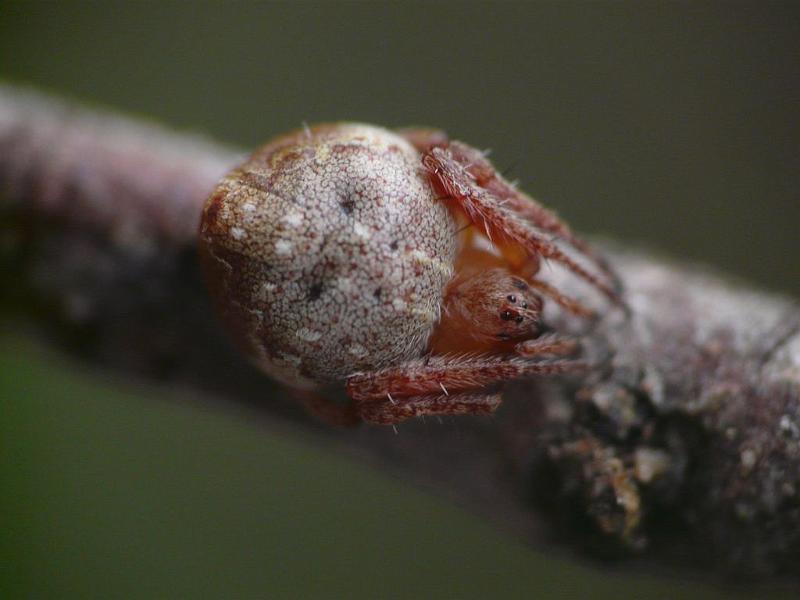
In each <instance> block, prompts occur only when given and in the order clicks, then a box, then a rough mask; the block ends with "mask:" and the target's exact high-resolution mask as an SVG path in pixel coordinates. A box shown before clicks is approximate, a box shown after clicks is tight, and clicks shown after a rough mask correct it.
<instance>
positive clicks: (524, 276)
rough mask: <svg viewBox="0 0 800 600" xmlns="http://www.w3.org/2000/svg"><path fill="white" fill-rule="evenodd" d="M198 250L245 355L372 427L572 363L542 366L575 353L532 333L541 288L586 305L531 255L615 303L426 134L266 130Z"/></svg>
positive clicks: (530, 211) (601, 284) (586, 254)
mask: <svg viewBox="0 0 800 600" xmlns="http://www.w3.org/2000/svg"><path fill="white" fill-rule="evenodd" d="M556 240H558V243H557V242H556ZM560 244H567V245H568V246H570V247H571V248H572V249H573V250H575V251H577V252H578V253H579V254H580V255H582V257H583V260H581V261H580V262H578V261H576V260H575V258H574V257H573V256H572V255H571V254H569V253H566V252H565V251H564V250H563V249H562V247H561V246H560ZM200 254H201V258H202V262H203V265H204V270H205V272H206V278H207V280H208V282H209V286H210V289H211V290H212V294H213V295H214V297H215V301H216V304H217V307H218V309H219V311H220V314H221V316H222V318H223V321H224V322H225V323H226V325H227V326H228V329H229V330H230V332H231V333H232V336H233V339H234V340H235V341H236V342H237V344H238V345H239V346H240V347H241V348H242V349H243V350H244V351H245V353H246V354H247V355H248V356H249V357H250V358H251V360H253V361H254V362H255V363H256V364H257V365H258V366H259V367H260V368H262V369H263V370H264V371H266V372H267V373H268V374H270V375H271V376H273V377H275V378H276V379H278V380H280V381H281V382H283V383H284V384H286V385H287V386H289V387H291V388H293V389H294V390H296V391H299V392H301V394H300V395H301V396H302V397H303V398H304V400H305V402H306V403H307V404H308V405H309V407H311V408H313V409H314V410H316V411H317V412H326V413H328V414H330V411H329V410H328V409H327V408H326V407H327V406H328V405H327V404H326V403H325V401H324V400H322V399H321V397H320V396H318V395H317V393H316V391H317V390H320V389H322V388H323V387H326V386H330V385H331V384H341V383H342V382H344V383H345V385H346V389H347V392H348V394H349V396H350V398H351V399H352V404H351V405H350V406H348V407H345V408H343V409H341V411H339V413H341V415H343V416H345V417H347V418H351V419H354V420H359V419H361V420H367V421H371V422H378V423H395V422H398V421H401V420H403V419H406V418H408V417H411V416H416V415H424V414H457V413H487V412H491V411H493V410H494V409H495V408H496V407H497V405H498V404H499V396H498V394H497V389H498V388H499V387H500V385H501V384H502V383H503V382H504V381H506V380H508V379H513V378H517V377H521V376H525V375H535V374H550V373H561V372H565V371H568V370H570V369H572V368H574V367H575V366H576V364H577V363H575V362H574V361H569V360H562V361H542V360H541V357H542V356H545V355H559V354H564V353H565V352H568V351H570V350H572V348H573V344H571V343H569V342H567V341H565V340H561V339H559V338H557V337H553V336H552V335H548V336H541V335H540V333H541V331H542V328H541V313H542V308H543V297H547V298H550V299H552V300H553V301H554V302H556V303H558V304H559V305H560V306H561V307H562V308H564V309H565V310H567V311H570V312H573V313H575V314H578V315H582V316H588V315H589V314H590V311H589V309H587V308H586V307H585V306H584V305H583V304H582V303H581V302H579V301H578V300H575V299H572V298H569V297H566V296H565V295H563V294H562V293H560V292H559V290H557V289H556V288H554V287H553V286H551V285H549V284H548V283H546V282H544V281H541V280H539V279H537V277H536V275H537V273H538V270H539V265H540V261H541V260H542V259H549V260H552V261H554V262H558V263H560V264H562V265H563V266H564V267H566V268H567V269H568V270H570V271H571V272H573V273H574V274H575V275H576V276H578V277H580V278H582V279H584V280H585V281H586V282H588V283H589V284H590V285H591V286H593V287H594V288H596V289H597V290H599V291H600V292H602V293H603V294H604V295H605V296H607V297H608V298H609V299H610V300H611V301H612V302H615V303H618V304H619V303H621V300H620V298H619V296H618V294H617V291H616V288H615V280H614V277H613V275H612V273H611V271H610V270H609V269H608V267H607V266H606V265H605V263H604V262H603V261H602V260H601V259H600V258H599V257H597V256H596V255H595V254H594V253H593V252H592V251H591V249H590V248H589V247H588V246H587V245H586V244H585V243H584V242H582V241H581V240H579V239H578V238H576V237H575V236H574V235H573V234H572V232H571V231H570V230H569V229H568V228H567V227H566V225H564V224H563V223H562V222H561V221H560V220H559V219H558V218H557V217H556V216H555V215H554V214H553V213H551V212H549V211H547V210H546V209H544V208H543V207H542V206H541V205H539V204H538V203H536V202H534V201H533V200H532V199H530V198H529V197H527V196H525V195H524V194H522V193H521V192H519V191H518V190H517V189H516V188H515V187H514V186H513V185H511V184H510V183H508V182H507V181H506V180H505V179H504V178H503V177H501V176H500V175H499V174H498V173H497V172H496V171H495V170H494V168H493V167H492V165H491V164H490V163H489V161H488V160H487V159H486V158H485V156H484V155H483V154H482V153H480V152H478V151H477V150H475V149H473V148H471V147H469V146H467V145H465V144H462V143H460V142H455V141H453V142H451V141H449V140H448V138H447V136H446V135H445V134H443V133H442V132H440V131H435V130H424V129H414V130H404V131H401V132H398V133H394V132H391V131H388V130H385V129H381V128H377V127H372V126H368V125H359V124H334V125H320V126H316V127H312V128H310V129H309V128H306V129H303V130H301V131H298V132H295V133H292V134H289V135H287V136H284V137H282V138H279V139H277V140H275V141H273V142H272V143H270V144H268V145H267V146H265V147H263V148H262V149H260V150H258V151H257V152H256V153H255V154H253V156H252V157H250V159H248V161H247V162H245V163H244V164H243V165H242V166H240V167H239V168H237V169H235V170H233V171H232V172H231V173H229V174H228V175H227V176H226V177H225V178H224V179H223V181H222V182H221V183H220V184H219V185H218V186H217V188H216V190H214V192H213V193H212V194H211V196H210V197H209V199H208V201H207V203H206V206H205V209H204V211H203V219H202V223H201V227H200ZM587 263H588V265H590V266H587Z"/></svg>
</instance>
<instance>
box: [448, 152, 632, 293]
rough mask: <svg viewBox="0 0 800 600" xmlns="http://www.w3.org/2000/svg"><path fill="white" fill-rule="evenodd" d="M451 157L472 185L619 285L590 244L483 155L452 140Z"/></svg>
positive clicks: (606, 264) (614, 274)
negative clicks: (503, 174)
mask: <svg viewBox="0 0 800 600" xmlns="http://www.w3.org/2000/svg"><path fill="white" fill-rule="evenodd" d="M447 149H448V150H449V151H450V153H451V155H452V156H453V158H454V159H455V160H456V161H458V162H459V163H461V164H462V165H464V166H465V167H466V169H467V171H468V172H469V173H470V174H471V175H472V176H473V177H474V178H475V182H476V183H477V184H478V185H479V186H480V187H482V188H484V189H486V190H488V191H489V192H490V193H491V194H492V195H493V196H495V197H496V198H497V199H498V200H499V201H500V203H501V204H503V206H505V207H506V208H508V209H510V210H513V211H515V212H516V213H518V214H519V215H520V216H522V217H523V218H525V219H527V220H528V221H530V222H531V223H533V224H534V225H535V226H536V227H538V228H539V229H541V230H543V231H547V232H548V233H552V234H554V235H555V236H557V237H558V238H559V239H561V240H564V241H565V242H566V243H568V244H569V245H571V246H572V247H573V248H575V249H576V250H578V251H579V252H581V253H582V254H583V255H584V256H586V257H587V258H589V259H590V260H591V261H592V262H593V263H594V265H595V266H596V267H597V268H598V269H600V270H601V271H602V272H603V273H605V274H606V275H607V276H608V277H609V279H611V281H613V282H614V283H615V285H618V280H617V275H616V273H614V271H613V270H612V269H611V268H610V267H609V265H608V263H607V262H606V261H605V259H604V258H603V257H602V256H600V255H599V254H597V253H596V252H595V251H594V250H593V249H592V248H591V246H589V244H587V243H586V242H585V241H584V240H582V239H581V238H579V237H577V236H576V235H575V233H574V232H573V231H572V230H571V229H570V227H569V226H568V225H567V224H566V223H565V222H564V221H562V220H561V219H560V218H559V217H558V215H556V214H555V213H554V212H553V211H551V210H548V209H547V208H545V207H544V206H542V205H541V204H540V203H539V202H537V201H536V200H535V199H533V198H531V197H530V196H528V195H527V194H525V193H523V192H521V191H520V190H518V189H517V188H516V186H514V185H513V184H512V183H510V182H509V181H507V180H506V179H505V178H504V177H503V176H502V175H501V174H500V173H498V172H497V170H496V169H495V168H494V165H492V163H491V162H490V161H489V160H488V159H487V158H486V156H485V155H484V153H483V152H481V151H479V150H477V149H476V148H473V147H472V146H468V145H467V144H464V143H462V142H458V141H453V142H452V143H450V144H449V145H448V146H447Z"/></svg>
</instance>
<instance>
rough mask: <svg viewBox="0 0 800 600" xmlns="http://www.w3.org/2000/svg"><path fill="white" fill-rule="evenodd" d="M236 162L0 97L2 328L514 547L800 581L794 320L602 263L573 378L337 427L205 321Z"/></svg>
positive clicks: (787, 305)
mask: <svg viewBox="0 0 800 600" xmlns="http://www.w3.org/2000/svg"><path fill="white" fill-rule="evenodd" d="M239 156H240V155H239V154H238V153H237V152H235V151H231V150H229V149H226V148H223V147H219V146H216V145H213V144H211V143H208V142H204V141H202V140H199V139H196V138H191V137H187V136H181V135H177V134H173V133H170V132H168V131H165V130H163V129H160V128H156V127H153V126H150V125H145V124H142V123H141V122H136V121H131V120H127V119H123V118H121V117H116V116H109V115H106V114H102V113H97V112H94V111H85V110H79V109H74V108H71V107H69V106H67V105H65V104H63V103H62V102H59V101H56V100H52V99H47V98H43V97H41V96H39V95H36V94H32V93H30V92H24V91H20V90H16V89H13V88H9V87H0V196H2V200H1V203H0V223H2V230H1V232H0V233H1V234H0V266H2V272H0V273H1V274H0V302H2V307H3V310H4V312H5V313H7V314H11V315H14V316H15V317H18V316H20V315H24V316H25V317H27V322H29V323H31V324H32V325H33V326H35V328H37V329H38V330H39V331H41V332H44V333H46V334H47V335H48V336H49V338H50V339H52V340H54V341H55V342H57V343H59V344H60V345H61V346H62V347H63V348H64V349H65V350H67V351H69V352H71V353H74V354H77V355H79V356H81V357H83V358H84V359H86V360H87V361H90V362H92V363H94V364H95V365H97V366H98V367H103V368H112V369H116V370H120V371H123V372H127V373H130V374H133V375H136V376H138V377H143V378H147V379H150V380H156V381H161V382H169V383H177V384H180V385H183V386H185V387H187V388H189V389H193V390H201V391H203V392H204V393H206V394H209V395H212V396H214V397H217V398H219V399H221V400H224V401H234V402H242V403H246V404H248V405H250V406H251V407H254V408H256V409H257V410H258V411H259V412H260V413H261V414H263V415H264V416H265V418H266V419H269V420H273V421H283V422H290V423H292V424H293V425H294V426H296V427H298V428H301V429H303V430H305V431H306V432H308V433H310V434H312V435H313V436H316V437H317V438H318V439H321V440H329V441H332V442H335V443H337V444H339V445H340V447H342V448H343V449H350V450H352V451H353V453H354V455H355V453H357V454H358V455H359V456H362V457H364V456H366V457H373V458H375V459H377V460H379V461H381V462H382V464H385V465H387V466H388V467H390V468H393V469H395V470H397V471H400V472H402V473H404V474H405V475H406V476H408V477H410V478H413V479H414V480H415V481H418V482H419V481H422V482H426V483H428V484H431V485H432V486H433V487H434V488H435V489H436V490H438V491H439V492H440V493H444V494H446V495H448V496H449V497H451V498H454V499H455V500H457V501H458V502H460V503H462V504H464V505H467V506H469V507H471V508H473V509H476V510H478V511H480V512H482V513H483V514H485V515H486V516H487V517H489V518H492V519H494V520H497V521H498V522H501V523H503V524H504V525H505V526H510V527H514V529H515V530H516V531H517V532H521V533H522V535H524V536H526V537H527V538H528V539H530V540H531V541H534V542H539V543H541V542H542V541H544V540H548V541H551V542H552V541H559V542H561V543H565V544H566V545H568V546H570V547H573V548H578V549H581V550H589V551H590V552H592V553H594V554H600V555H602V556H614V557H631V556H638V557H641V558H642V559H644V560H647V561H649V562H651V563H656V564H670V565H675V564H680V565H686V566H695V567H697V566H705V567H708V566H712V565H713V566H715V567H717V568H719V569H722V570H730V571H731V572H737V573H740V574H753V575H765V574H774V575H782V576H787V577H789V578H790V579H793V580H794V581H797V574H798V569H797V565H798V561H799V560H800V308H798V305H797V304H795V303H793V302H792V301H790V300H787V299H784V298H780V297H776V296H774V295H769V294H764V293H760V292H758V291H755V290H752V289H748V288H747V287H744V286H742V285H734V284H731V283H729V282H727V281H725V280H723V279H721V278H720V277H718V276H716V275H714V274H711V273H707V272H703V271H700V270H697V269H695V268H691V267H686V266H682V265H676V264H670V263H667V262H665V261H663V260H660V259H657V258H654V257H652V256H647V255H644V254H641V253H638V252H635V251H628V250H624V249H619V248H610V247H609V248H606V251H607V254H608V256H609V257H610V260H611V261H612V263H613V264H614V266H615V268H616V269H617V270H618V271H619V273H620V274H621V276H622V278H623V280H624V283H625V286H626V297H627V299H628V301H629V303H630V305H631V308H632V315H631V317H630V319H626V318H625V317H624V316H623V315H621V314H619V312H618V311H617V312H611V313H609V314H608V315H607V316H605V317H604V318H602V319H601V320H600V321H599V322H598V323H596V324H594V326H593V327H592V328H591V329H590V330H588V331H585V330H584V331H583V333H582V336H583V338H582V339H583V345H584V349H585V354H586V356H587V357H588V358H589V359H590V360H591V361H592V362H593V364H594V367H593V368H592V370H591V371H590V372H589V374H588V375H587V376H585V377H580V378H574V377H573V378H572V379H569V380H548V381H530V382H520V383H517V384H515V385H514V387H513V388H512V389H510V390H509V391H508V393H507V394H506V402H505V403H504V406H503V407H501V409H500V411H499V412H498V413H497V415H496V416H495V417H493V418H466V417H464V418H459V419H455V420H448V421H447V422H445V423H444V424H439V423H437V422H436V421H431V420H429V421H428V422H427V423H424V422H414V423H411V424H408V425H403V426H402V428H401V430H400V435H395V434H394V432H393V431H392V429H391V428H382V427H362V428H359V429H356V430H335V429H332V428H330V427H325V426H323V425H321V424H319V423H317V422H315V421H313V420H312V419H310V418H308V417H307V416H305V414H304V413H303V412H302V410H301V409H300V408H299V407H298V405H297V404H296V403H294V402H292V401H291V399H289V398H288V397H287V396H286V395H285V394H284V393H283V392H282V391H281V390H279V389H278V388H277V387H276V386H275V385H274V384H272V383H270V382H269V381H268V380H266V379H265V378H264V377H263V376H262V375H260V374H259V373H257V372H256V371H255V370H254V369H252V368H251V367H249V366H248V365H247V364H245V363H244V362H243V361H242V360H241V359H239V357H238V356H236V355H235V354H234V353H233V351H232V350H231V349H230V347H229V345H228V343H227V342H226V341H225V339H224V337H223V335H222V333H221V332H220V331H219V329H218V327H217V325H216V321H215V319H214V317H213V315H212V314H211V312H210V307H209V303H208V301H207V299H206V295H205V292H204V289H203V285H202V282H201V280H200V277H199V273H198V269H197V266H196V264H195V257H194V243H195V231H196V226H197V221H198V218H199V214H200V207H201V205H202V202H203V200H204V198H205V195H206V194H207V192H208V190H209V189H211V188H212V187H213V184H214V183H215V182H216V180H217V179H218V178H219V177H220V175H222V173H223V172H224V171H225V170H226V169H227V168H228V167H229V166H231V165H233V164H235V163H236V162H237V161H238V160H239ZM563 285H564V286H567V287H568V286H569V285H570V283H569V282H568V281H566V280H565V281H564V282H563ZM554 321H555V322H554V325H555V326H556V327H558V328H561V329H566V330H573V331H575V330H579V329H581V328H582V327H583V328H584V329H585V326H584V324H579V323H575V322H572V321H570V319H569V318H566V317H563V316H559V315H556V316H555V317H554ZM627 560H630V559H629V558H627ZM631 562H637V561H631Z"/></svg>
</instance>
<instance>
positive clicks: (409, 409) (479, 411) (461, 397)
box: [357, 393, 502, 425]
mask: <svg viewBox="0 0 800 600" xmlns="http://www.w3.org/2000/svg"><path fill="white" fill-rule="evenodd" d="M501 402H502V397H501V395H500V394H481V393H463V394H452V395H450V396H445V395H444V394H439V395H438V396H413V397H411V398H401V399H398V400H396V401H395V402H390V401H389V400H388V399H386V400H382V401H379V402H363V403H358V405H357V411H358V414H359V416H360V417H361V418H362V419H363V420H364V421H366V422H368V423H374V424H376V425H394V424H395V423H400V422H401V421H405V420H406V419H411V418H413V417H422V416H426V415H490V414H492V413H493V412H494V411H495V410H497V407H498V406H500V403H501Z"/></svg>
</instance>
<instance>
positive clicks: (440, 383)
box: [347, 356, 585, 403]
mask: <svg viewBox="0 0 800 600" xmlns="http://www.w3.org/2000/svg"><path fill="white" fill-rule="evenodd" d="M584 368H585V365H584V364H583V363H581V362H578V361H559V362H546V363H533V362H530V361H527V360H523V359H520V358H506V357H493V356H477V357H449V356H435V357H431V358H430V359H429V360H428V361H427V362H425V361H415V362H410V363H407V364H405V365H401V366H399V367H389V368H386V369H381V370H379V371H372V372H367V373H356V374H354V375H351V376H350V377H348V378H347V393H348V394H349V395H350V397H351V398H353V400H356V401H357V402H359V403H361V402H364V401H370V400H373V401H375V400H378V401H383V400H388V401H389V402H393V401H397V399H398V398H410V397H413V396H438V395H441V394H444V395H445V396H450V395H453V394H458V393H460V392H467V391H475V390H480V389H482V388H485V387H487V386H489V385H492V384H494V383H500V382H505V381H508V380H509V379H516V378H518V377H525V376H528V375H557V374H559V373H567V372H572V371H578V370H583V369H584Z"/></svg>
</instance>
